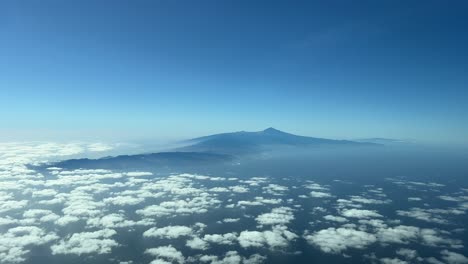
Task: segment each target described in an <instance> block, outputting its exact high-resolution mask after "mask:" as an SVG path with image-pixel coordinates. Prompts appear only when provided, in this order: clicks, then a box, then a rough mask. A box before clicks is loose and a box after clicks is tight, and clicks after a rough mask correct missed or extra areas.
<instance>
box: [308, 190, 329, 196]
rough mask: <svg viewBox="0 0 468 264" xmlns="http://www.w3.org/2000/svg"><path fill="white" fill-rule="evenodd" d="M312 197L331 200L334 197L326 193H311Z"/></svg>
mask: <svg viewBox="0 0 468 264" xmlns="http://www.w3.org/2000/svg"><path fill="white" fill-rule="evenodd" d="M310 196H311V197H314V198H329V197H332V195H331V194H329V193H325V192H316V191H311V192H310Z"/></svg>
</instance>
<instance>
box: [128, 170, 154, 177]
mask: <svg viewBox="0 0 468 264" xmlns="http://www.w3.org/2000/svg"><path fill="white" fill-rule="evenodd" d="M125 174H126V175H127V176H128V177H142V176H151V175H153V173H151V172H147V171H132V172H127V173H125Z"/></svg>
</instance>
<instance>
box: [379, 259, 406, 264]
mask: <svg viewBox="0 0 468 264" xmlns="http://www.w3.org/2000/svg"><path fill="white" fill-rule="evenodd" d="M380 263H382V264H408V262H406V261H404V260H401V259H399V258H382V259H380Z"/></svg>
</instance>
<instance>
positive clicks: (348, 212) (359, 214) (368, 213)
mask: <svg viewBox="0 0 468 264" xmlns="http://www.w3.org/2000/svg"><path fill="white" fill-rule="evenodd" d="M341 214H342V215H343V216H345V217H353V218H372V217H382V215H381V214H379V213H377V212H376V211H374V210H363V209H354V208H353V209H345V210H343V211H342V212H341Z"/></svg>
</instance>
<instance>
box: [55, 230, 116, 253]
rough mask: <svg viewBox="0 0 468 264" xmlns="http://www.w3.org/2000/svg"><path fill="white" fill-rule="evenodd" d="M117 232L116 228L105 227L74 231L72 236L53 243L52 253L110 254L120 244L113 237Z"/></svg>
mask: <svg viewBox="0 0 468 264" xmlns="http://www.w3.org/2000/svg"><path fill="white" fill-rule="evenodd" d="M115 234H117V232H116V231H115V230H112V229H103V230H99V231H94V232H82V233H74V234H72V235H71V236H70V237H68V238H66V239H63V240H61V241H60V242H59V243H58V244H55V245H52V246H51V247H50V249H51V250H52V254H54V255H57V254H74V255H82V254H91V253H92V254H108V253H110V252H111V251H112V248H113V247H117V246H118V245H119V244H118V243H117V242H116V241H115V240H113V239H111V237H112V236H114V235H115Z"/></svg>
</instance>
